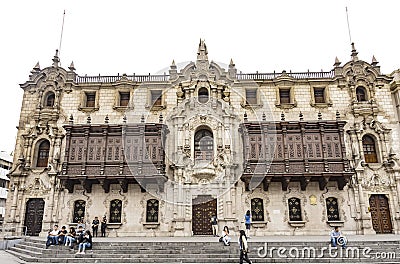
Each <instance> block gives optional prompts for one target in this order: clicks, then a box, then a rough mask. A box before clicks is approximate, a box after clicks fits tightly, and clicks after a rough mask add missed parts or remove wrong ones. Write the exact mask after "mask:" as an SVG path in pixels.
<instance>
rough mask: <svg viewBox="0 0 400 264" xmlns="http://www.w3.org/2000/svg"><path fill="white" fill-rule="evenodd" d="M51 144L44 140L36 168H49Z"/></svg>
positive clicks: (40, 145)
mask: <svg viewBox="0 0 400 264" xmlns="http://www.w3.org/2000/svg"><path fill="white" fill-rule="evenodd" d="M49 151H50V142H49V141H48V140H43V141H42V142H41V143H40V144H39V150H38V156H37V162H36V167H47V164H48V161H49Z"/></svg>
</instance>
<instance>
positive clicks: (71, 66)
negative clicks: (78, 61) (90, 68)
mask: <svg viewBox="0 0 400 264" xmlns="http://www.w3.org/2000/svg"><path fill="white" fill-rule="evenodd" d="M68 69H69V70H70V71H75V70H76V69H75V66H74V62H73V61H71V65H69V67H68Z"/></svg>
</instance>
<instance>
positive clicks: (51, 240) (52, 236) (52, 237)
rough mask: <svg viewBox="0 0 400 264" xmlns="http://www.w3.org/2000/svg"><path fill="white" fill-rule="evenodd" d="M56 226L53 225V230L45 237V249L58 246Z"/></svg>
mask: <svg viewBox="0 0 400 264" xmlns="http://www.w3.org/2000/svg"><path fill="white" fill-rule="evenodd" d="M58 232H59V230H58V225H54V228H53V230H51V231H49V233H48V235H47V241H46V248H49V246H50V245H58Z"/></svg>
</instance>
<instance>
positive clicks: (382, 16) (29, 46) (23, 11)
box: [0, 0, 400, 152]
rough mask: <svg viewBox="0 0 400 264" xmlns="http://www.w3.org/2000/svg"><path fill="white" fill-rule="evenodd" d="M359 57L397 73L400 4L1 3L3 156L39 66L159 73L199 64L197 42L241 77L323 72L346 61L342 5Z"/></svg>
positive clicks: (293, 0) (297, 0) (341, 0)
mask: <svg viewBox="0 0 400 264" xmlns="http://www.w3.org/2000/svg"><path fill="white" fill-rule="evenodd" d="M346 6H347V7H348V10H349V20H350V27H351V37H352V41H353V42H355V45H356V48H357V50H358V52H359V58H360V59H362V60H365V61H367V62H371V58H372V55H375V57H376V58H377V60H378V61H379V62H380V64H379V65H380V66H381V70H382V72H383V73H386V74H390V73H391V72H392V71H393V70H395V69H398V68H399V67H400V53H399V44H398V40H399V18H398V12H399V10H400V1H396V0H392V1H386V0H381V1H366V0H364V1H361V0H360V1H350V0H336V1H321V0H315V1H301V0H286V1H277V0H276V1H266V0H265V1H251V0H246V1H244V0H242V1H233V0H230V1H221V0H212V1H209V0H203V1H187V0H186V1H166V0H164V1H154V0H153V1H133V0H132V1H117V0H114V1H99V0H97V1H89V0H86V1H74V0H68V1H54V0H53V1H50V0H49V1H40V0H36V1H30V0H27V1H1V3H0V33H1V44H0V45H1V49H0V61H1V62H0V74H1V88H0V89H1V90H0V93H1V96H0V113H1V117H2V118H1V121H2V126H1V129H0V150H6V151H10V152H11V151H12V150H13V149H14V144H15V135H16V133H17V130H16V126H17V124H18V119H19V110H20V108H21V101H22V89H21V88H19V84H21V83H24V82H25V81H27V80H28V76H29V72H30V71H31V69H32V68H33V66H34V65H35V64H36V62H38V61H39V62H40V66H41V68H44V67H47V66H50V65H51V63H52V61H51V59H52V57H53V56H54V53H55V50H56V49H57V48H58V47H59V42H60V32H61V25H62V14H63V10H64V9H65V10H66V16H65V25H64V34H63V41H62V46H61V51H60V57H61V64H62V66H63V67H65V68H66V67H68V66H69V65H70V63H71V61H74V64H75V67H76V69H77V70H76V71H77V73H78V74H79V75H84V74H88V75H98V74H99V73H101V74H102V75H116V74H117V73H121V74H122V73H127V74H132V73H134V72H135V73H136V74H148V73H157V72H159V71H160V69H163V68H165V67H168V66H169V65H170V64H171V61H172V60H173V59H175V61H176V62H177V63H178V62H183V61H194V60H195V59H196V51H197V45H198V42H199V39H200V38H202V39H205V41H206V44H207V47H208V52H209V54H208V55H209V59H210V60H214V61H216V62H223V63H229V60H230V59H231V58H232V59H233V60H234V62H235V64H236V67H237V68H238V70H239V71H243V72H255V71H257V70H258V71H259V72H273V71H274V70H275V71H278V72H280V71H282V70H283V69H285V70H287V71H289V70H292V71H297V72H299V71H307V70H308V69H309V70H310V71H320V70H321V69H323V70H325V71H329V70H331V69H332V68H333V67H332V65H333V63H334V59H335V56H337V57H338V58H339V60H340V61H341V62H342V63H345V62H347V61H348V60H349V58H350V51H351V47H350V40H349V34H348V30H347V23H346V12H345V7H346Z"/></svg>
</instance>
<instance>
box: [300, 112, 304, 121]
mask: <svg viewBox="0 0 400 264" xmlns="http://www.w3.org/2000/svg"><path fill="white" fill-rule="evenodd" d="M299 119H300V121H303V120H304V118H303V113H302V112H301V111H300V113H299Z"/></svg>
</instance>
